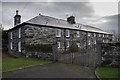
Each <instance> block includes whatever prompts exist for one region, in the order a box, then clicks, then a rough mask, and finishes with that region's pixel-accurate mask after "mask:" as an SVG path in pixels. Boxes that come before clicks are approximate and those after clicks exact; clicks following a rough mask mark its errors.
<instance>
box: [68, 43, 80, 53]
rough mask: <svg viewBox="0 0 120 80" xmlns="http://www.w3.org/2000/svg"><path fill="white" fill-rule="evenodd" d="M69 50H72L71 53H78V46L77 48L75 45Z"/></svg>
mask: <svg viewBox="0 0 120 80" xmlns="http://www.w3.org/2000/svg"><path fill="white" fill-rule="evenodd" d="M69 50H70V51H71V52H78V46H77V45H76V44H73V45H72V46H71V47H70V48H69Z"/></svg>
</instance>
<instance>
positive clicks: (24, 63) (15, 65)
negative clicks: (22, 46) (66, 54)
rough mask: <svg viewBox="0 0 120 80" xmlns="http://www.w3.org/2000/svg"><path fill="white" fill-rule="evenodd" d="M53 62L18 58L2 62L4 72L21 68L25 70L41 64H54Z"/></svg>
mask: <svg viewBox="0 0 120 80" xmlns="http://www.w3.org/2000/svg"><path fill="white" fill-rule="evenodd" d="M52 62H53V61H49V60H39V59H35V58H17V59H10V60H3V61H2V70H3V71H8V70H14V69H19V68H25V67H28V66H35V65H40V64H48V63H52Z"/></svg>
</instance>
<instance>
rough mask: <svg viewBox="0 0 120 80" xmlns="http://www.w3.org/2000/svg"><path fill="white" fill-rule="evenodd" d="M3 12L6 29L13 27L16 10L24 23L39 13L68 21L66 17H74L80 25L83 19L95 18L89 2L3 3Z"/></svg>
mask: <svg viewBox="0 0 120 80" xmlns="http://www.w3.org/2000/svg"><path fill="white" fill-rule="evenodd" d="M2 10H3V11H2V13H3V14H2V17H3V25H4V26H5V29H9V28H12V27H13V17H14V15H15V11H16V10H19V14H20V15H21V16H22V22H24V21H27V20H29V19H31V18H33V17H35V16H37V15H38V14H39V13H41V14H43V15H47V16H52V17H56V18H60V19H66V18H67V16H66V15H69V16H70V15H74V16H75V17H76V21H77V22H79V23H82V22H83V21H82V18H83V17H92V16H94V10H93V7H92V5H91V3H89V2H48V3H47V2H3V5H2Z"/></svg>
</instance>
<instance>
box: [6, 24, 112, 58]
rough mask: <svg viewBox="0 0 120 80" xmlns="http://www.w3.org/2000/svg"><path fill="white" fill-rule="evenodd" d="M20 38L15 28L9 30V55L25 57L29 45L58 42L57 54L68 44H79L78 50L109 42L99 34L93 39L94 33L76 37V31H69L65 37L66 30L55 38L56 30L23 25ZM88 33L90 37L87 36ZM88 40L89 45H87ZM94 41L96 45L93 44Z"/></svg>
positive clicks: (86, 33)
mask: <svg viewBox="0 0 120 80" xmlns="http://www.w3.org/2000/svg"><path fill="white" fill-rule="evenodd" d="M20 28H21V38H19V37H18V30H19V28H16V29H14V30H11V31H12V33H13V39H10V32H11V31H9V33H8V34H9V53H10V54H12V55H15V56H18V57H20V56H26V50H25V47H26V45H31V44H53V43H54V44H55V43H57V42H60V48H59V49H58V50H59V52H62V51H64V49H67V47H66V43H67V42H69V43H70V45H72V43H75V44H76V43H78V42H79V43H80V47H79V49H80V50H82V49H83V50H86V49H94V48H95V47H96V46H97V42H98V41H99V40H103V39H104V40H105V42H106V40H107V39H108V41H109V38H110V37H109V36H108V37H106V36H104V37H103V36H102V35H101V37H99V33H96V37H94V33H91V32H85V31H80V37H77V34H76V33H77V30H70V37H66V29H61V37H56V30H57V29H58V28H51V27H44V26H35V25H34V26H33V25H24V26H21V27H20ZM88 33H90V36H88ZM89 40H90V45H89ZM95 40H96V44H94V43H95ZM10 42H12V43H13V49H12V50H11V49H10ZM18 42H21V52H19V51H18Z"/></svg>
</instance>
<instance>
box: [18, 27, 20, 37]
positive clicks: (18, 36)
mask: <svg viewBox="0 0 120 80" xmlns="http://www.w3.org/2000/svg"><path fill="white" fill-rule="evenodd" d="M18 35H19V36H18V37H19V38H21V28H19V31H18Z"/></svg>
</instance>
